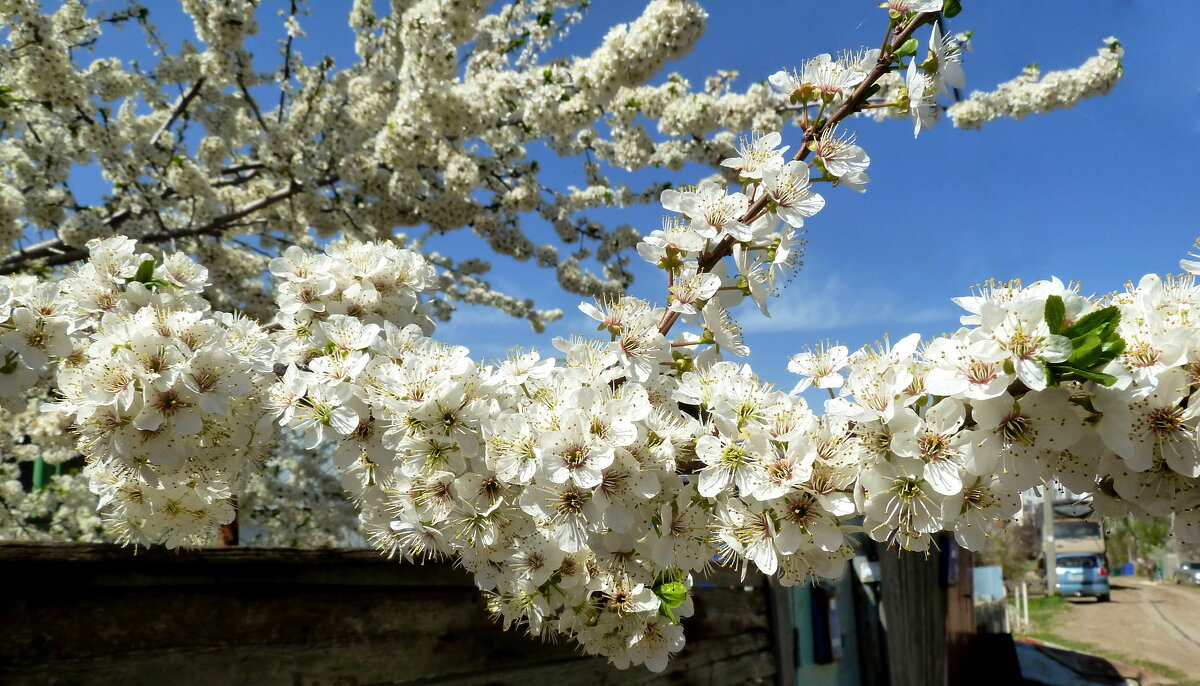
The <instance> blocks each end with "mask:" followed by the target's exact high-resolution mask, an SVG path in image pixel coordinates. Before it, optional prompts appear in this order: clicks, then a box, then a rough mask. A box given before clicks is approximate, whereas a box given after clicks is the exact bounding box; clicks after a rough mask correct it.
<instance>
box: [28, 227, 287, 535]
mask: <svg viewBox="0 0 1200 686" xmlns="http://www.w3.org/2000/svg"><path fill="white" fill-rule="evenodd" d="M88 248H89V250H90V253H91V260H90V261H89V262H88V263H87V264H85V265H84V266H83V267H82V268H80V269H79V270H78V271H77V272H76V273H75V274H73V275H72V276H70V277H68V278H66V279H64V280H63V281H61V282H60V283H59V284H58V286H59V288H58V300H57V304H58V307H59V310H60V312H61V316H63V317H64V318H66V319H68V320H69V322H70V323H71V326H72V327H73V329H74V332H75V334H76V335H75V336H74V337H72V338H71V339H70V340H68V342H67V346H68V348H69V349H72V350H73V351H72V353H71V354H70V355H69V356H63V355H61V354H60V357H67V359H65V360H63V362H62V364H60V365H59V367H58V370H57V371H58V373H57V376H56V379H55V383H56V387H57V392H58V394H59V396H60V399H59V401H58V402H56V403H53V404H51V405H49V406H48V407H47V409H53V410H56V411H59V412H64V413H67V414H68V415H70V416H71V419H72V420H73V423H74V430H75V432H76V434H77V437H78V440H77V444H76V445H77V448H78V449H79V451H80V452H81V453H82V454H83V456H84V457H85V458H86V459H87V461H88V464H87V467H86V468H85V470H84V473H85V474H86V476H87V478H88V479H89V482H90V488H91V490H92V491H93V492H94V493H96V494H98V495H99V496H100V503H101V506H103V507H104V508H105V510H106V511H107V514H108V516H109V518H110V522H109V524H110V526H111V528H112V529H114V531H116V533H117V535H118V537H119V538H121V539H124V540H132V541H155V542H162V543H165V544H166V545H168V546H178V545H187V544H197V543H200V542H202V541H205V540H208V538H209V537H210V536H211V534H212V532H213V531H215V530H216V528H217V527H219V526H220V525H222V524H226V523H228V522H230V521H232V520H233V518H234V516H235V510H234V505H233V502H232V498H233V496H234V495H235V494H236V492H237V491H238V490H239V489H240V488H241V485H242V482H243V481H244V479H245V476H246V473H247V470H248V469H249V468H250V467H251V466H252V465H253V464H255V463H256V461H258V460H259V459H260V458H261V457H262V456H263V455H264V454H265V453H266V451H268V450H269V448H270V443H271V440H272V436H273V431H272V426H271V423H270V420H271V417H270V415H268V414H266V413H265V412H264V410H263V409H262V398H261V395H260V394H261V391H262V389H263V387H264V381H265V380H267V379H273V376H271V374H270V370H271V365H272V362H271V347H270V344H269V342H268V339H267V334H266V333H265V332H264V331H262V330H261V327H260V326H259V325H258V324H257V323H256V322H254V321H253V320H250V319H247V318H245V317H242V316H240V315H237V314H230V313H222V312H212V311H211V310H210V308H209V304H208V301H207V300H206V299H205V298H204V297H203V295H202V290H203V288H204V286H205V285H206V284H207V276H208V270H207V269H206V268H204V267H202V266H200V265H199V264H197V263H196V262H195V261H193V260H192V259H191V258H189V257H188V256H186V255H184V254H183V253H172V254H169V255H167V256H165V257H163V258H162V259H161V261H159V260H156V259H155V258H153V257H151V256H150V255H149V254H146V253H139V252H137V245H136V242H135V241H133V240H132V239H129V238H125V237H120V236H118V237H115V238H110V239H103V240H101V239H93V240H92V241H90V242H89V244H88ZM34 358H35V359H38V357H37V356H34ZM22 359H24V358H23V357H22Z"/></svg>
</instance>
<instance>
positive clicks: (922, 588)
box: [879, 549, 947, 686]
mask: <svg viewBox="0 0 1200 686" xmlns="http://www.w3.org/2000/svg"><path fill="white" fill-rule="evenodd" d="M879 576H880V582H881V585H882V591H883V592H882V596H883V598H882V603H881V605H882V608H881V613H882V614H883V625H884V628H885V629H886V630H887V653H888V669H889V671H890V672H891V683H892V686H939V685H941V684H945V683H946V652H947V651H946V599H945V595H944V594H943V593H942V589H941V588H940V587H939V586H938V555H937V551H936V550H934V551H931V552H930V553H929V554H928V555H927V554H925V553H915V552H907V551H900V550H895V549H892V550H884V551H881V552H880V554H879Z"/></svg>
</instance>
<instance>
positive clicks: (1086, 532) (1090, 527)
mask: <svg viewBox="0 0 1200 686" xmlns="http://www.w3.org/2000/svg"><path fill="white" fill-rule="evenodd" d="M1054 537H1055V538H1064V539H1065V538H1100V522H1087V521H1083V520H1073V521H1063V522H1055V523H1054Z"/></svg>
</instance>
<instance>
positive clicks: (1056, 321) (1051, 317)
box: [1046, 295, 1067, 334]
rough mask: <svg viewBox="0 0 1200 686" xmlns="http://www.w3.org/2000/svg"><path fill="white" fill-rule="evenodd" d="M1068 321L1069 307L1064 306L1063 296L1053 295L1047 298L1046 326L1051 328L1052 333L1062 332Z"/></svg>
mask: <svg viewBox="0 0 1200 686" xmlns="http://www.w3.org/2000/svg"><path fill="white" fill-rule="evenodd" d="M1066 319H1067V306H1066V305H1064V304H1063V299H1062V296H1060V295H1052V296H1050V297H1049V298H1046V324H1047V325H1048V326H1049V327H1050V333H1053V334H1057V333H1059V332H1061V331H1062V328H1063V323H1064V322H1065V321H1066Z"/></svg>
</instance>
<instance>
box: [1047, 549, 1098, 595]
mask: <svg viewBox="0 0 1200 686" xmlns="http://www.w3.org/2000/svg"><path fill="white" fill-rule="evenodd" d="M1055 573H1057V575H1058V584H1057V588H1058V592H1059V593H1060V594H1062V595H1065V596H1076V597H1082V596H1092V597H1094V598H1095V599H1096V600H1097V601H1099V602H1102V603H1104V602H1108V601H1109V600H1111V599H1112V596H1111V595H1110V594H1109V588H1108V568H1107V567H1105V566H1104V556H1103V555H1100V554H1098V553H1059V554H1058V559H1057V564H1056V569H1055Z"/></svg>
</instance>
